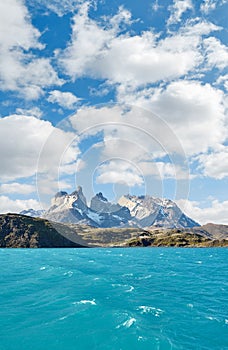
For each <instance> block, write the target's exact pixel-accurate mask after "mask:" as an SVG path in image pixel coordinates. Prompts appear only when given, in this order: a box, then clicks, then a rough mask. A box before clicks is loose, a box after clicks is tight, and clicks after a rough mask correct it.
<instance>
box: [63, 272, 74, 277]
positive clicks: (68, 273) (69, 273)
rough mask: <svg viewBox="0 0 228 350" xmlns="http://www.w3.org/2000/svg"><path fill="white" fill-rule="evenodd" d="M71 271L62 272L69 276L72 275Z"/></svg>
mask: <svg viewBox="0 0 228 350" xmlns="http://www.w3.org/2000/svg"><path fill="white" fill-rule="evenodd" d="M73 274H74V273H73V271H67V272H64V274H63V275H64V276H69V277H71V276H73Z"/></svg>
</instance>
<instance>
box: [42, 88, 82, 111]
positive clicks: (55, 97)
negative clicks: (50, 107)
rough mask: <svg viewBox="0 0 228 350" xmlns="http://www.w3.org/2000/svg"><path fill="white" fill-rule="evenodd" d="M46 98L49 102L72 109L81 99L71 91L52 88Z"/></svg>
mask: <svg viewBox="0 0 228 350" xmlns="http://www.w3.org/2000/svg"><path fill="white" fill-rule="evenodd" d="M47 100H48V102H51V103H58V104H59V105H60V106H61V107H63V108H66V109H74V108H75V106H76V105H77V103H78V102H79V101H80V100H81V99H80V98H78V97H77V96H75V95H74V94H72V93H71V92H62V91H59V90H53V91H51V92H50V93H49V97H48V99H47Z"/></svg>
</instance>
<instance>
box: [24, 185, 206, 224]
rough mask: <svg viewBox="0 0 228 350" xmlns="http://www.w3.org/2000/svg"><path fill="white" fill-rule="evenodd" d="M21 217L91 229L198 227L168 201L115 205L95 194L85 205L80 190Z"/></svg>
mask: <svg viewBox="0 0 228 350" xmlns="http://www.w3.org/2000/svg"><path fill="white" fill-rule="evenodd" d="M20 214H23V215H28V216H32V217H42V218H44V219H47V220H51V221H54V222H62V223H71V224H86V225H90V226H92V227H100V228H111V227H138V228H143V227H149V226H154V227H163V228H187V227H195V226H199V224H198V223H197V222H195V221H194V220H192V219H191V218H189V217H188V216H187V215H185V214H184V213H183V212H182V211H181V209H180V208H179V207H178V206H177V205H176V203H174V202H173V201H171V200H169V199H160V198H155V197H152V196H148V195H147V196H132V195H125V196H122V197H121V198H120V199H119V200H118V202H117V203H111V202H109V201H108V200H107V198H105V197H104V196H103V194H102V193H101V192H100V193H97V194H96V195H95V196H94V197H93V198H92V199H91V202H90V205H88V204H87V200H86V197H85V196H84V194H83V191H82V187H81V186H79V187H78V188H77V190H76V191H74V192H72V193H71V194H68V193H67V192H63V191H60V192H58V193H56V195H55V196H54V198H53V199H52V201H51V206H50V208H49V209H48V210H47V211H39V212H36V211H34V210H33V209H30V210H28V211H22V212H21V213H20Z"/></svg>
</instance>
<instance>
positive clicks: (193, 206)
mask: <svg viewBox="0 0 228 350" xmlns="http://www.w3.org/2000/svg"><path fill="white" fill-rule="evenodd" d="M177 204H178V205H179V207H180V208H181V209H182V210H183V211H184V212H185V213H186V214H187V215H188V216H190V217H191V218H193V219H194V220H195V221H197V222H199V223H200V224H201V225H204V224H207V223H209V222H212V223H216V224H224V225H227V224H228V219H227V218H228V201H223V202H220V201H218V200H215V199H214V200H212V201H211V203H209V205H208V206H206V207H203V208H202V207H201V206H200V203H199V202H197V201H189V200H178V201H177Z"/></svg>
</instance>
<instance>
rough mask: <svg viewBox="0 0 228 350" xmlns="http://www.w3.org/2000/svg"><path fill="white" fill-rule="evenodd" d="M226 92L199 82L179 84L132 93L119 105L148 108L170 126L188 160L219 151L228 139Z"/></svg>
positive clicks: (123, 96)
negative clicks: (198, 155)
mask: <svg viewBox="0 0 228 350" xmlns="http://www.w3.org/2000/svg"><path fill="white" fill-rule="evenodd" d="M224 98H225V96H224V93H223V91H221V90H219V89H216V88H213V87H212V86H211V85H209V84H202V83H200V82H199V81H188V80H179V81H174V82H172V83H170V84H168V85H167V86H166V87H164V88H157V89H154V88H153V89H142V90H140V91H138V92H135V91H133V92H131V91H128V90H124V89H119V95H118V99H119V101H125V102H126V103H128V104H129V105H133V104H134V105H135V104H136V105H138V106H140V107H144V108H148V110H151V111H152V112H154V113H155V114H157V115H158V116H159V117H161V118H162V119H164V121H165V122H167V123H168V125H169V126H170V128H171V130H172V131H173V133H174V134H175V135H176V136H177V138H178V140H179V141H180V142H181V144H182V146H183V149H184V151H185V153H186V154H187V155H188V156H191V155H194V154H198V153H200V152H207V150H208V149H209V148H212V149H213V148H214V149H217V148H219V147H220V146H219V145H221V144H222V143H223V142H224V141H225V139H226V137H227V135H226V128H225V119H226V107H225V104H224Z"/></svg>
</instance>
